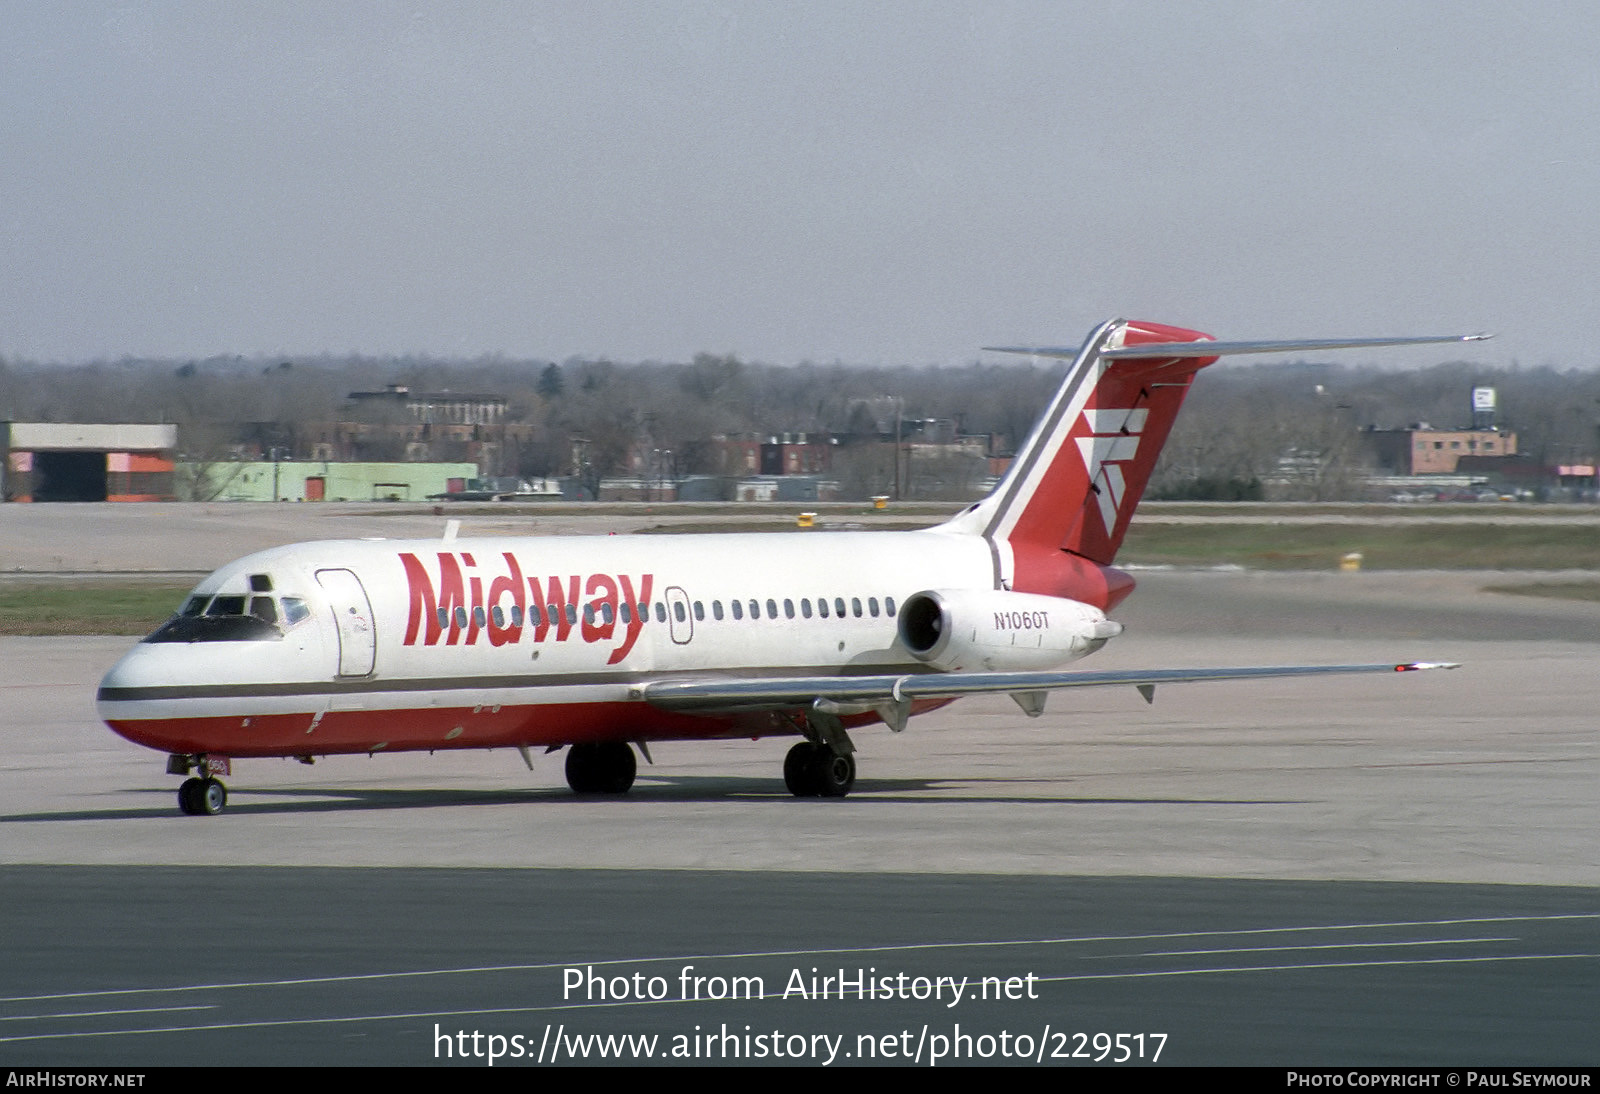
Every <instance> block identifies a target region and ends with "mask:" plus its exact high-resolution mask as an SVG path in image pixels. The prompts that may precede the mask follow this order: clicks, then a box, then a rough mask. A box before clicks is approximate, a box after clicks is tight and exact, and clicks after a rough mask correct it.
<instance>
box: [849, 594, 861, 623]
mask: <svg viewBox="0 0 1600 1094" xmlns="http://www.w3.org/2000/svg"><path fill="white" fill-rule="evenodd" d="M850 614H851V615H853V616H855V617H856V618H857V619H860V618H861V598H860V597H859V596H852V597H851V598H850Z"/></svg>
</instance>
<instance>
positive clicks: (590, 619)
mask: <svg viewBox="0 0 1600 1094" xmlns="http://www.w3.org/2000/svg"><path fill="white" fill-rule="evenodd" d="M583 621H584V623H586V624H588V625H589V626H591V627H592V626H594V605H593V604H585V605H584V606H583Z"/></svg>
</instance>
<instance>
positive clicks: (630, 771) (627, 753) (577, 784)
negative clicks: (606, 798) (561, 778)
mask: <svg viewBox="0 0 1600 1094" xmlns="http://www.w3.org/2000/svg"><path fill="white" fill-rule="evenodd" d="M637 770H638V761H636V760H635V759H634V758H633V749H632V748H629V747H628V743H627V742H626V741H590V742H586V743H584V744H576V745H573V746H572V747H570V748H568V749H567V785H568V786H570V787H572V789H573V792H574V793H577V794H626V793H627V792H628V788H629V787H631V786H632V785H633V776H634V773H635V772H636V771H637Z"/></svg>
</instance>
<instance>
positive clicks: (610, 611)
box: [600, 600, 617, 627]
mask: <svg viewBox="0 0 1600 1094" xmlns="http://www.w3.org/2000/svg"><path fill="white" fill-rule="evenodd" d="M616 621H617V609H615V608H613V607H612V606H611V601H609V600H608V601H606V602H605V603H604V604H602V605H600V622H602V623H604V624H605V625H606V626H608V627H609V626H610V625H611V624H613V623H615V622H616Z"/></svg>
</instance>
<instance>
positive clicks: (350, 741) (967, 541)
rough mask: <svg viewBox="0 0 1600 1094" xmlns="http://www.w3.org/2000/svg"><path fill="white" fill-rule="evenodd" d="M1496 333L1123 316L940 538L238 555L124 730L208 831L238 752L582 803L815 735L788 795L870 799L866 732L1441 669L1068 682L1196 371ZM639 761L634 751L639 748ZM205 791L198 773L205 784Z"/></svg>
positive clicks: (131, 657) (363, 545) (127, 715)
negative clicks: (957, 718) (1075, 703)
mask: <svg viewBox="0 0 1600 1094" xmlns="http://www.w3.org/2000/svg"><path fill="white" fill-rule="evenodd" d="M1481 337H1484V336H1482V335H1463V336H1455V337H1449V338H1394V339H1358V340H1340V341H1295V342H1218V341H1215V340H1213V339H1212V338H1211V337H1210V336H1208V335H1204V334H1200V333H1198V332H1196V331H1189V330H1182V329H1179V328H1176V327H1168V326H1161V325H1158V324H1155V323H1144V322H1129V321H1125V320H1112V321H1110V322H1107V323H1104V324H1102V325H1101V326H1100V327H1098V328H1097V329H1096V330H1095V331H1094V332H1093V333H1091V334H1090V335H1089V338H1088V340H1087V341H1085V342H1084V344H1083V345H1082V346H1081V347H1073V348H1056V347H1032V348H1030V347H1018V346H1007V347H994V349H995V350H996V351H998V352H1005V353H1026V354H1033V355H1036V356H1042V357H1057V358H1065V359H1067V360H1070V361H1071V362H1072V364H1071V366H1070V368H1069V370H1068V372H1067V375H1066V378H1065V379H1064V380H1063V381H1062V383H1061V387H1060V389H1059V390H1058V391H1057V392H1056V393H1055V396H1054V398H1053V399H1052V400H1051V401H1050V404H1049V406H1048V408H1047V409H1046V410H1045V412H1044V414H1043V416H1042V417H1041V418H1040V419H1039V422H1038V424H1037V425H1035V427H1034V430H1033V433H1032V435H1031V436H1030V437H1029V439H1028V441H1027V443H1026V444H1025V445H1023V447H1022V448H1021V450H1020V451H1019V452H1018V453H1017V456H1016V459H1015V461H1014V462H1013V463H1012V465H1011V468H1010V470H1009V471H1008V472H1007V474H1006V476H1005V478H1004V479H1003V480H1002V481H1001V483H1000V484H999V486H998V487H997V488H996V490H995V491H994V493H993V494H991V495H990V496H989V497H988V498H986V499H985V500H983V501H981V502H979V503H977V504H976V505H973V506H971V507H970V508H968V509H966V510H965V511H963V512H962V513H960V514H958V515H957V516H956V517H954V518H953V519H951V520H949V521H947V522H946V523H944V524H941V525H939V526H937V527H934V528H928V529H924V530H920V531H912V532H839V533H816V532H795V533H791V534H787V535H783V534H763V533H756V534H728V535H694V536H689V535H686V536H667V537H661V536H649V537H626V536H608V537H548V538H514V539H513V538H507V539H501V538H493V539H492V538H482V539H479V538H472V539H461V540H458V539H456V538H455V535H454V522H451V524H450V525H449V527H448V529H447V531H446V532H445V534H444V537H443V538H442V539H437V540H409V541H384V540H375V541H374V540H363V541H359V542H352V541H338V542H324V543H303V544H298V545H294V546H289V547H279V548H275V549H272V550H268V551H262V552H260V553H259V554H254V555H251V556H249V557H248V558H244V559H241V560H239V561H238V562H234V563H232V564H230V565H228V566H224V567H223V568H222V569H220V570H218V571H217V572H216V573H214V574H212V575H211V576H210V577H207V578H206V579H205V580H204V581H202V582H200V584H199V585H198V586H196V588H195V590H194V592H193V594H191V595H190V596H189V598H188V599H187V600H186V601H185V602H184V604H183V606H182V608H181V609H180V610H179V612H178V614H176V615H175V616H173V617H172V618H171V619H170V620H169V621H168V622H167V623H165V624H164V625H163V626H162V627H161V628H160V629H159V630H157V631H156V632H155V633H154V634H152V635H150V636H149V637H148V638H146V639H145V640H144V641H143V642H141V643H140V644H139V645H138V646H137V647H136V648H135V649H134V650H133V651H132V652H130V653H129V654H128V655H127V656H126V657H124V658H123V659H122V660H121V661H119V662H118V663H117V664H116V666H115V667H113V668H112V669H111V671H110V672H108V673H107V674H106V677H105V679H104V680H103V681H102V682H101V685H100V692H99V697H98V698H99V713H100V717H101V718H103V719H104V720H105V722H106V724H107V725H109V726H110V727H111V728H112V729H114V730H115V731H116V732H118V733H120V734H122V735H123V736H124V737H126V738H128V739H129V740H131V741H135V742H137V743H139V744H142V745H146V746H148V747H150V748H154V749H160V750H161V751H163V752H166V753H168V754H169V756H168V762H167V771H168V773H169V774H175V775H185V776H189V777H188V778H187V779H186V780H185V781H184V783H183V786H182V788H181V789H180V790H179V792H178V804H179V806H180V808H181V809H182V810H183V811H184V812H185V813H189V814H216V813H220V812H222V811H223V809H224V808H226V805H227V791H226V789H225V788H224V786H223V784H222V782H221V781H220V780H219V779H218V776H219V775H225V774H231V767H230V763H229V761H230V760H231V759H232V758H235V757H254V756H279V757H289V756H292V757H296V758H298V759H300V760H302V761H303V762H306V763H310V762H311V761H312V760H313V758H314V757H316V756H325V755H332V754H336V753H368V754H371V753H376V752H397V751H403V750H417V749H428V750H430V751H431V750H433V749H444V748H500V747H511V748H515V749H518V750H519V751H520V752H521V754H522V758H523V761H524V762H525V763H527V764H528V766H529V767H530V769H531V768H532V766H533V765H532V761H531V758H530V755H529V750H530V749H532V748H535V747H538V748H544V749H546V750H547V751H554V750H556V749H558V748H561V747H563V746H566V748H567V758H566V776H567V782H568V783H569V784H570V785H571V787H572V789H573V790H574V791H576V792H578V793H580V794H620V793H623V792H624V791H626V790H627V789H628V788H629V787H630V786H631V785H632V784H633V779H634V773H635V759H634V747H637V748H638V750H639V751H640V752H641V753H643V754H644V756H645V758H646V759H647V760H648V759H649V758H650V753H649V744H650V742H652V741H663V740H675V739H693V738H734V737H752V738H759V737H766V736H796V735H798V736H799V737H800V738H801V740H800V741H799V743H797V744H795V745H794V746H793V747H792V748H791V749H790V750H789V753H788V756H787V758H786V759H785V760H784V764H783V776H784V782H785V783H786V784H787V786H788V788H789V790H790V791H791V792H792V793H794V794H795V795H797V796H802V797H808V796H809V797H816V796H820V797H843V796H844V795H846V794H848V793H849V792H850V788H851V786H852V785H853V784H854V782H855V776H856V764H855V758H854V755H853V753H854V751H855V746H854V744H853V743H852V741H851V738H850V734H851V732H852V731H854V730H856V729H858V728H859V727H863V726H868V725H871V724H874V723H877V722H883V723H885V724H887V725H888V726H889V728H890V729H892V730H895V731H897V732H898V731H900V730H903V729H904V728H905V726H906V721H907V719H908V718H910V717H911V716H912V715H914V714H920V713H923V712H925V711H929V710H933V709H935V708H937V707H940V706H943V705H945V704H946V703H949V702H952V701H953V700H955V699H957V698H959V697H961V696H963V695H972V694H977V693H982V692H1005V693H1007V694H1009V695H1010V696H1011V697H1012V698H1013V699H1014V700H1016V702H1017V705H1018V706H1020V707H1021V708H1022V710H1023V711H1024V712H1026V713H1027V714H1028V715H1030V716H1037V715H1038V714H1039V713H1041V712H1042V711H1043V709H1044V704H1045V698H1046V696H1047V694H1048V693H1049V692H1050V691H1053V690H1055V689H1057V688H1071V687H1085V686H1105V685H1123V686H1131V687H1135V688H1138V689H1139V691H1140V692H1141V693H1142V694H1143V695H1144V697H1145V699H1146V700H1149V699H1151V698H1152V697H1153V695H1154V689H1155V686H1156V685H1158V684H1166V683H1178V682H1184V681H1194V680H1219V679H1246V678H1256V677H1275V676H1300V675H1316V674H1325V673H1361V672H1406V671H1410V670H1415V669H1426V668H1436V667H1445V666H1440V665H1437V664H1433V663H1411V664H1393V663H1389V664H1381V665H1305V666H1290V667H1270V668H1216V669H1175V670H1171V671H1160V670H1138V671H1127V672H1062V671H1059V667H1060V666H1062V665H1064V664H1066V663H1068V662H1070V661H1075V660H1077V659H1079V658H1081V657H1085V656H1087V655H1089V654H1091V653H1093V652H1094V651H1096V650H1098V649H1100V647H1102V646H1104V645H1105V644H1106V642H1108V641H1109V640H1110V639H1112V638H1115V637H1116V636H1117V635H1118V634H1120V633H1121V632H1122V626H1121V624H1119V623H1116V622H1114V621H1112V620H1111V619H1109V618H1107V614H1106V613H1107V612H1110V611H1113V610H1114V609H1115V608H1116V606H1117V605H1118V604H1119V603H1121V601H1122V600H1123V599H1124V598H1125V597H1126V596H1127V595H1128V594H1129V593H1130V592H1132V591H1133V584H1134V583H1133V579H1132V578H1131V577H1129V576H1128V575H1127V574H1125V573H1123V572H1122V571H1120V570H1117V569H1115V568H1113V567H1112V565H1111V563H1112V561H1113V559H1114V558H1115V556H1116V553H1117V548H1118V546H1119V545H1120V544H1121V542H1122V538H1123V534H1124V533H1125V532H1126V531H1127V527H1128V522H1129V519H1130V518H1131V516H1132V514H1133V511H1134V508H1135V507H1136V506H1137V505H1138V502H1139V498H1140V495H1141V494H1142V493H1143V492H1144V487H1145V483H1146V482H1147V481H1148V479H1149V477H1150V471H1151V468H1152V467H1154V465H1155V462H1156V456H1157V454H1158V453H1159V451H1160V449H1161V446H1162V445H1163V443H1165V441H1166V438H1167V434H1168V431H1169V430H1170V429H1171V428H1172V423H1173V420H1174V418H1175V417H1176V416H1177V413H1178V407H1179V405H1180V404H1181V403H1182V402H1183V398H1184V395H1185V394H1186V393H1187V392H1188V390H1189V385H1190V383H1191V382H1192V381H1193V379H1194V377H1195V374H1196V373H1197V372H1198V371H1199V370H1200V369H1201V368H1204V367H1205V366H1206V365H1209V364H1211V363H1213V362H1214V361H1216V360H1217V358H1218V357H1220V356H1222V355H1224V354H1236V353H1282V352H1286V351H1287V352H1308V351H1316V350H1331V349H1347V348H1355V347H1370V346H1399V345H1417V344H1424V343H1436V342H1464V341H1473V340H1476V339H1477V338H1481ZM630 742H631V744H630ZM191 773H192V774H191Z"/></svg>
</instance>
